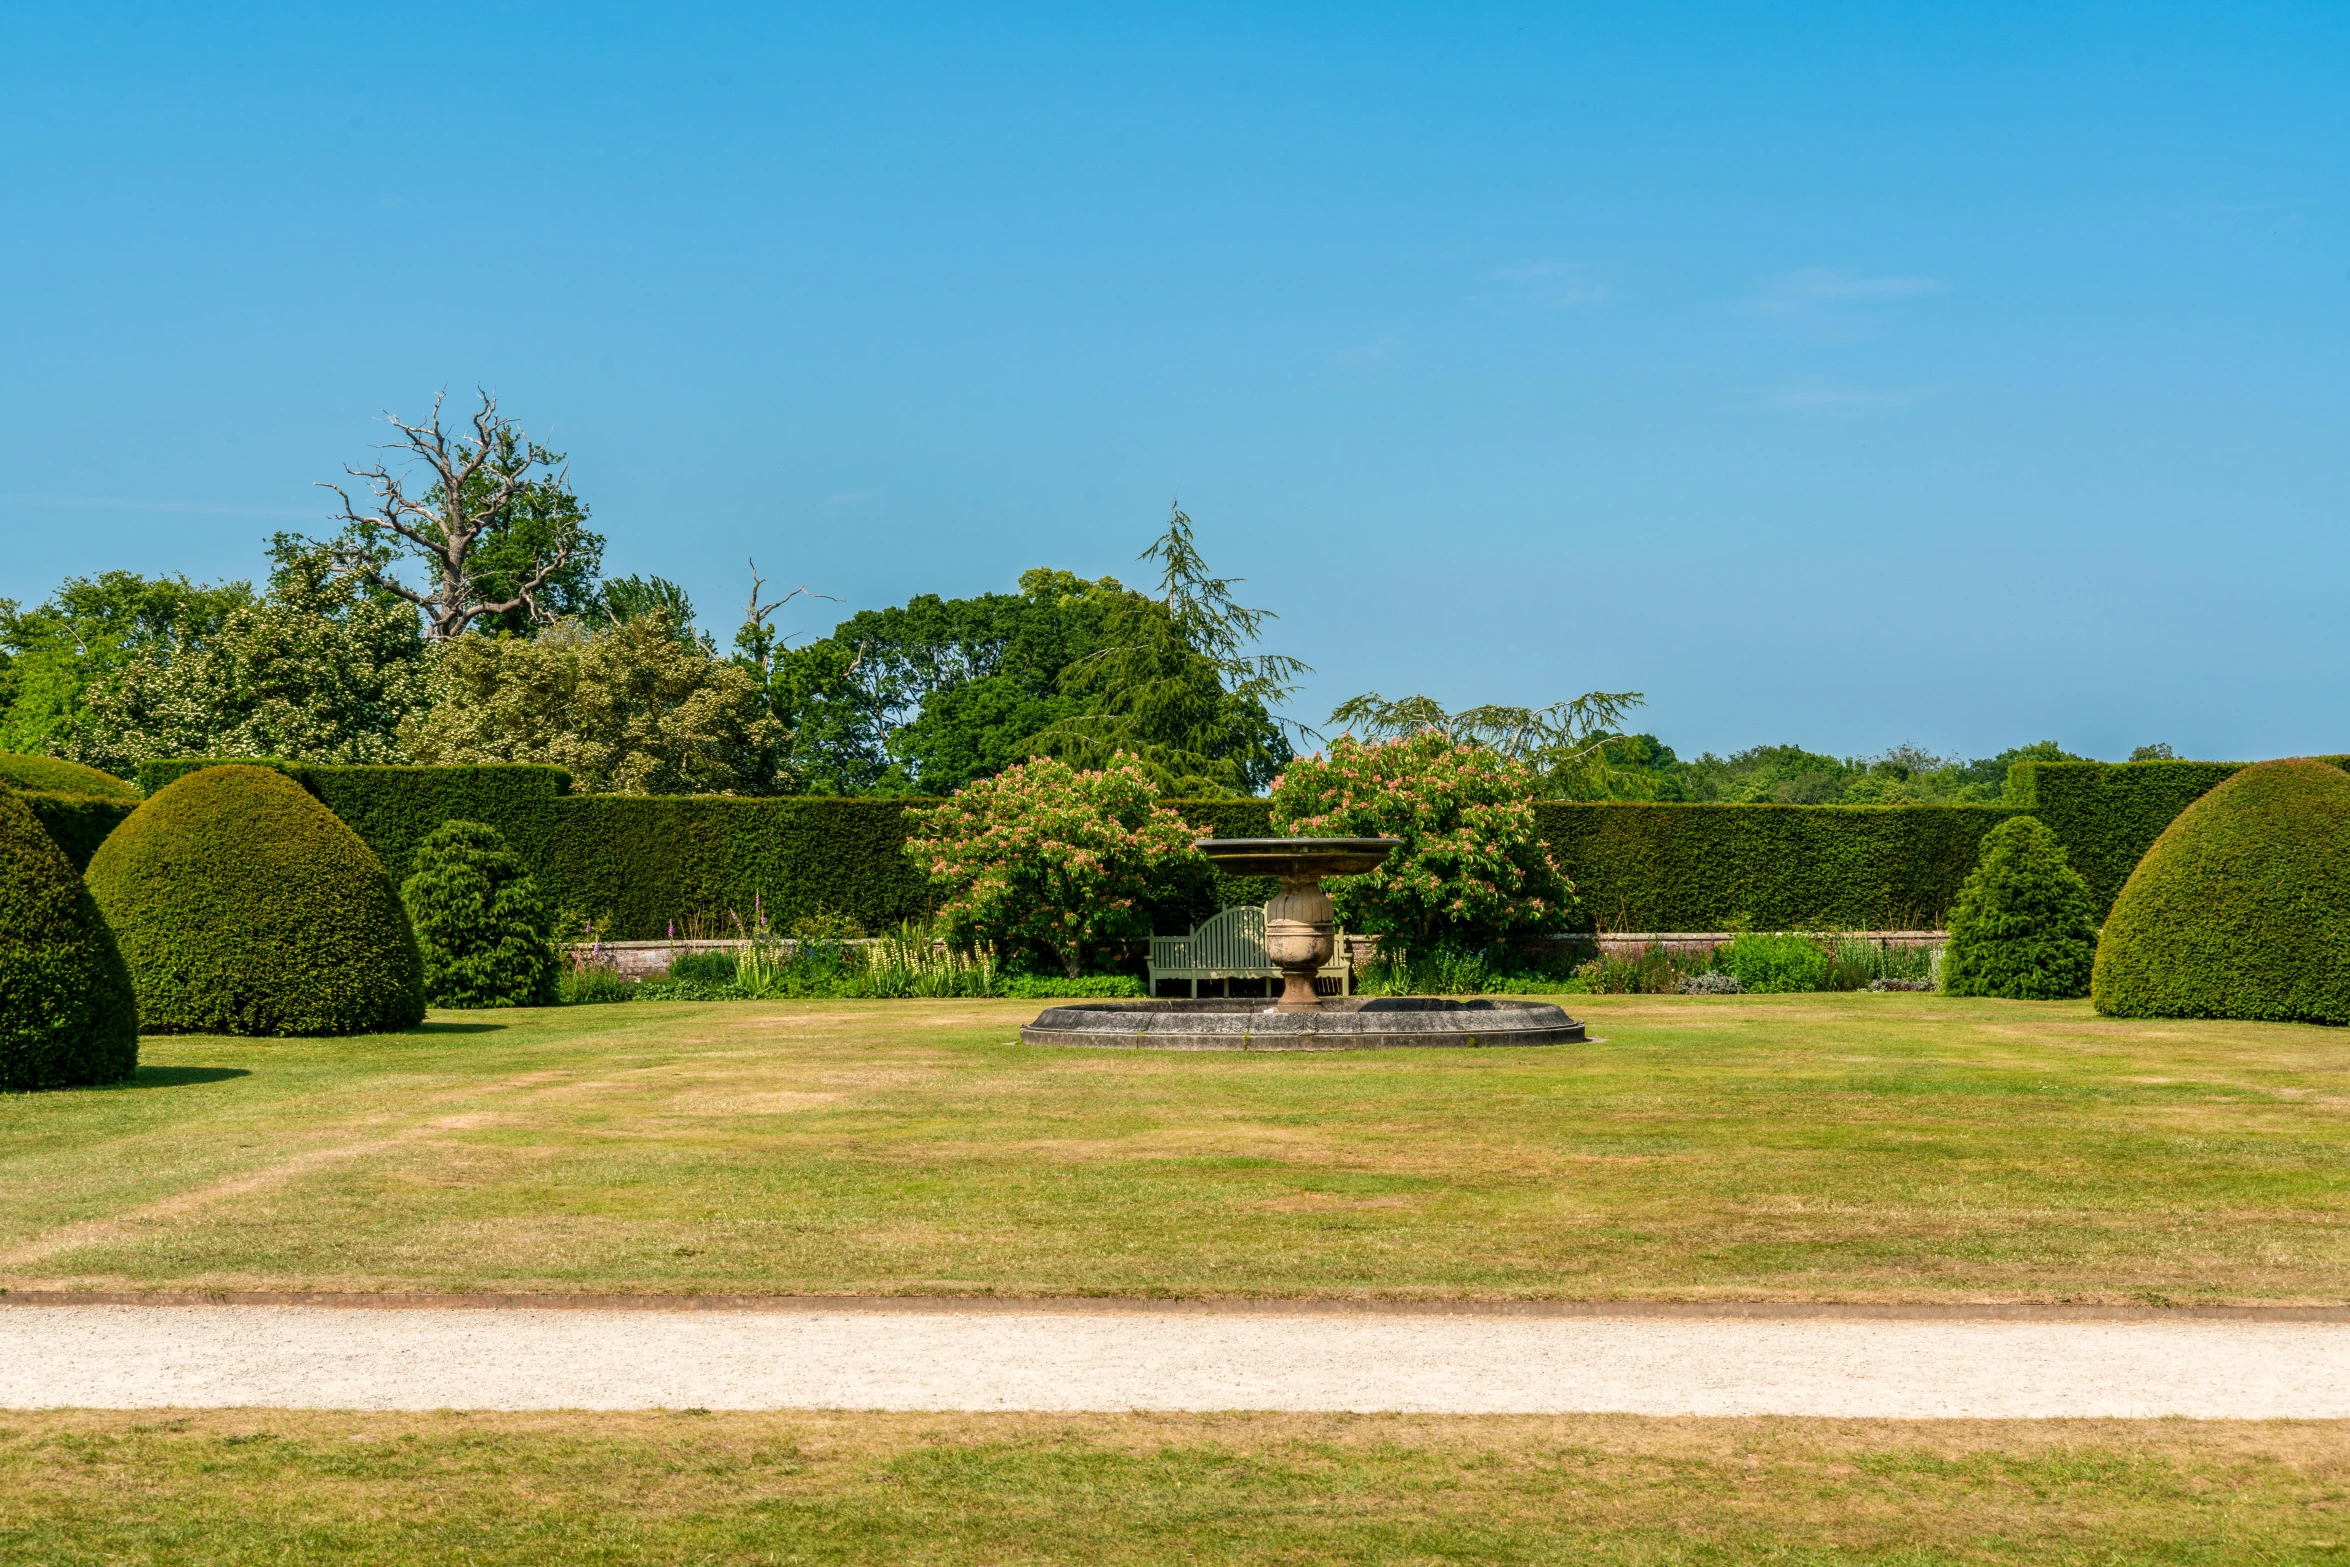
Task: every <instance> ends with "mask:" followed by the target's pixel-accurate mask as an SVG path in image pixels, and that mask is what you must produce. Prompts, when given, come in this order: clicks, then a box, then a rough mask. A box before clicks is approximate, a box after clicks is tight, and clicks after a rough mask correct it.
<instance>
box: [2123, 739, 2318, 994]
mask: <svg viewBox="0 0 2350 1567" xmlns="http://www.w3.org/2000/svg"><path fill="white" fill-rule="evenodd" d="M2089 998H2090V1000H2091V1001H2092V1002H2093V1003H2095V1005H2096V1007H2097V1010H2098V1011H2100V1012H2103V1013H2107V1014H2109V1015H2111V1016H2114V1017H2225V1018H2254V1019H2271V1020H2276V1021H2281V1022H2306V1023H2350V774H2345V773H2344V772H2343V771H2342V770H2341V769H2340V768H2338V767H2332V766H2328V765H2327V764H2326V763H2323V762H2311V761H2284V762H2262V763H2260V764H2259V765H2258V766H2255V767H2247V768H2245V769H2244V770H2243V771H2241V772H2239V773H2237V774H2236V775H2235V776H2233V777H2232V778H2229V779H2228V780H2227V781H2226V782H2225V783H2222V784H2221V785H2220V786H2219V787H2218V788H2216V789H2214V790H2212V791H2211V792H2210V793H2209V794H2206V795H2205V796H2203V798H2202V799H2200V800H2197V801H2196V802H2195V803H2194V804H2193V805H2191V806H2189V807H2187V809H2186V810H2184V811H2182V812H2180V813H2179V816H2178V818H2177V819H2176V820H2175V821H2173V822H2172V823H2171V824H2170V826H2169V827H2167V828H2166V829H2164V831H2163V834H2162V836H2161V837H2159V838H2157V839H2155V840H2154V846H2153V847H2152V848H2150V849H2148V850H2147V851H2146V855H2145V858H2143V859H2141V860H2140V861H2139V862H2138V868H2137V869H2136V870H2134V871H2132V872H2131V873H2130V879H2129V880H2128V881H2127V882H2125V883H2123V885H2122V890H2121V896H2120V897H2118V898H2116V899H2115V900H2114V904H2113V911H2112V912H2111V913H2110V914H2108V915H2106V917H2105V929H2104V932H2103V933H2102V935H2101V936H2100V937H2099V939H2098V942H2097V967H2096V973H2095V975H2094V977H2093V978H2092V979H2091V981H2090V989H2089Z"/></svg>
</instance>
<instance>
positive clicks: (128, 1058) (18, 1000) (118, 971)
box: [0, 784, 139, 1092]
mask: <svg viewBox="0 0 2350 1567" xmlns="http://www.w3.org/2000/svg"><path fill="white" fill-rule="evenodd" d="M138 1064H139V1016H138V1008H137V1006H136V1004H135V1002H134V1001H133V998H132V991H131V976H130V971H129V970H128V969H127V968H125V967H124V966H123V961H122V953H121V952H120V951H119V950H118V949H117V947H116V946H115V941H114V934H113V932H112V931H111V930H109V929H108V928H107V924H106V921H105V920H104V919H103V918H101V917H100V915H99V912H98V905H97V904H96V903H95V902H94V901H93V900H92V899H91V897H90V893H89V890H88V889H87V888H86V887H84V886H83V885H82V878H81V877H80V875H78V874H77V873H76V872H75V870H74V867H73V866H72V865H71V864H69V863H68V862H67V860H66V858H65V856H64V854H63V853H61V852H60V851H59V850H58V847H57V845H56V844H55V843H54V842H52V841H51V839H50V836H49V834H48V832H46V831H45V830H44V829H43V828H42V825H41V823H40V822H39V821H38V820H36V819H35V817H34V815H33V813H32V811H31V810H30V809H28V808H27V807H26V805H25V803H24V801H23V800H22V799H20V798H19V797H18V796H17V794H16V791H14V790H13V789H10V788H9V787H7V786H6V785H5V784H0V1091H6V1092H22V1091H24V1090H26V1089H35V1088H68V1087H74V1086H78V1085H81V1084H86V1083H119V1082H121V1081H123V1080H124V1079H125V1078H127V1077H129V1076H130V1075H131V1073H132V1072H133V1071H135V1070H136V1069H137V1067H138Z"/></svg>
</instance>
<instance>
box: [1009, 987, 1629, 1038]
mask: <svg viewBox="0 0 2350 1567" xmlns="http://www.w3.org/2000/svg"><path fill="white" fill-rule="evenodd" d="M1587 1037H1588V1036H1586V1035H1585V1034H1584V1032H1583V1025H1582V1023H1580V1022H1579V1021H1577V1020H1576V1019H1574V1018H1571V1017H1569V1016H1567V1014H1566V1011H1565V1009H1563V1008H1561V1007H1559V1006H1556V1005H1554V1004H1553V1003H1551V1002H1548V1001H1508V1000H1498V999H1493V998H1488V997H1479V998H1477V999H1475V1000H1469V1001H1456V1000H1452V999H1450V998H1446V997H1438V996H1348V997H1345V998H1343V999H1341V998H1332V999H1330V1000H1326V1001H1324V1002H1323V1003H1322V1005H1321V1007H1320V1008H1319V1009H1317V1010H1315V1011H1312V1012H1277V1011H1274V1010H1273V1009H1272V1006H1271V1004H1270V1003H1269V1002H1265V1001H1255V1000H1246V999H1242V1000H1208V1001H1072V1002H1069V1003H1067V1004H1066V1005H1063V1006H1057V1007H1047V1008H1046V1009H1045V1010H1044V1011H1042V1012H1040V1013H1038V1014H1037V1018H1036V1021H1035V1022H1033V1023H1030V1024H1027V1025H1026V1026H1024V1027H1023V1028H1022V1029H1021V1030H1020V1038H1021V1041H1022V1042H1023V1043H1025V1044H1031V1045H1088V1046H1094V1047H1097V1048H1106V1049H1116V1050H1399V1049H1401V1050H1428V1049H1462V1048H1467V1049H1490V1048H1492V1047H1494V1046H1498V1045H1571V1044H1581V1043H1582V1042H1583V1041H1584V1040H1585V1039H1586V1038H1587Z"/></svg>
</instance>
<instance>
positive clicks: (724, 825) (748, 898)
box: [539, 794, 935, 941]
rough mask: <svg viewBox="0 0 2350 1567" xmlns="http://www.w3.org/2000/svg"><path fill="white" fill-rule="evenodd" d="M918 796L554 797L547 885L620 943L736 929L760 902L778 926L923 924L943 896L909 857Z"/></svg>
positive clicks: (552, 897) (558, 900)
mask: <svg viewBox="0 0 2350 1567" xmlns="http://www.w3.org/2000/svg"><path fill="white" fill-rule="evenodd" d="M927 803H929V802H927V801H922V800H909V799H854V800H829V799H809V798H791V799H781V800H772V799H770V800H752V799H735V798H731V797H728V796H725V795H682V796H670V795H626V794H588V795H572V796H568V797H566V798H564V799H561V800H557V801H555V802H554V806H553V810H552V812H551V816H552V818H553V822H552V832H551V839H550V843H551V849H550V852H549V854H548V857H547V859H546V860H545V861H544V862H542V863H544V864H545V866H546V870H545V873H544V874H543V875H542V876H541V877H540V879H539V886H540V890H541V891H542V892H543V893H544V895H545V896H546V898H547V900H548V901H549V902H550V903H553V904H555V905H556V906H558V907H568V908H572V909H575V910H578V911H579V912H581V913H584V914H586V915H589V916H590V917H592V918H594V919H595V920H596V922H597V930H598V932H599V934H603V935H607V936H610V937H612V938H613V939H615V940H621V941H626V940H632V939H649V938H651V937H655V936H659V935H662V934H664V932H665V928H666V926H667V925H668V923H669V922H670V921H672V920H675V921H676V922H677V924H678V927H679V929H680V930H681V931H687V930H692V931H700V932H707V933H708V934H711V935H725V934H731V933H732V930H733V922H732V921H731V920H730V919H729V918H728V915H729V913H730V912H731V913H735V914H740V915H741V916H742V918H743V920H744V922H745V923H748V922H749V921H750V919H751V917H752V900H753V898H754V896H756V897H757V899H758V900H759V903H760V905H761V906H762V907H764V909H765V911H766V914H767V918H768V920H769V921H770V923H772V924H773V925H775V926H776V927H777V928H779V929H780V928H783V927H786V926H788V925H789V924H790V923H791V921H793V920H794V919H797V918H800V917H801V916H803V915H812V914H827V913H831V914H846V915H848V916H849V917H850V918H852V919H854V920H856V921H857V923H858V924H860V925H862V926H863V927H864V928H865V929H867V930H878V929H881V928H882V927H884V926H887V925H891V924H894V923H896V922H897V921H899V920H902V919H920V918H922V917H924V916H926V915H927V914H928V913H929V912H930V910H931V908H932V907H933V905H934V903H935V899H934V898H933V896H932V893H931V890H930V881H929V878H928V877H926V876H924V875H923V874H922V873H921V871H920V870H919V869H918V868H916V866H915V864H914V862H913V859H912V858H911V857H910V856H908V855H907V853H906V852H905V842H906V825H905V820H904V817H905V812H906V809H907V807H908V806H911V805H921V804H927Z"/></svg>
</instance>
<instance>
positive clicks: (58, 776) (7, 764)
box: [0, 751, 139, 800]
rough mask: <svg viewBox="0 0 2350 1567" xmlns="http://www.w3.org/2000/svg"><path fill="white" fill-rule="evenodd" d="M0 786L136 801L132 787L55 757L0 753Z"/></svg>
mask: <svg viewBox="0 0 2350 1567" xmlns="http://www.w3.org/2000/svg"><path fill="white" fill-rule="evenodd" d="M0 783H5V784H8V785H9V786H11V787H12V788H16V789H23V790H29V791H38V792H40V793H43V794H94V795H103V796H105V797H106V798H108V799H114V800H137V799H138V798H139V791H138V788H137V786H136V785H134V784H131V783H129V782H127V781H126V780H124V779H120V778H117V777H115V776H114V775H113V774H112V773H102V772H100V771H98V769H97V768H95V767H84V766H83V765H82V764H81V763H79V762H68V761H66V760H64V759H63V758H60V757H55V756H27V755H24V754H23V753H22V752H14V751H0Z"/></svg>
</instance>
